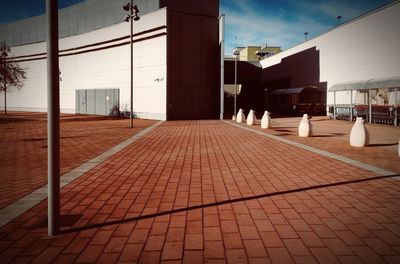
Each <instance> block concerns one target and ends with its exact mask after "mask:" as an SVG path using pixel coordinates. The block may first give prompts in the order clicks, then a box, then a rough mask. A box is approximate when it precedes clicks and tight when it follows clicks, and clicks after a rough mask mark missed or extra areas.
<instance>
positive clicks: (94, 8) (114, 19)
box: [0, 0, 159, 46]
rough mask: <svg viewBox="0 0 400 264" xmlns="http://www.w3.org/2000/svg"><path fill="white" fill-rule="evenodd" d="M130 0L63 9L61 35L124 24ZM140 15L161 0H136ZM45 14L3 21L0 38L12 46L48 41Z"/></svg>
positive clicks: (96, 0)
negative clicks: (124, 6)
mask: <svg viewBox="0 0 400 264" xmlns="http://www.w3.org/2000/svg"><path fill="white" fill-rule="evenodd" d="M127 1H128V0H113V1H110V0H86V1H84V2H81V3H79V4H76V5H73V6H70V7H67V8H63V9H61V10H60V11H59V25H60V36H61V37H66V36H71V35H76V34H82V33H85V32H89V31H92V30H94V29H98V28H102V27H106V26H110V25H113V24H117V23H120V22H121V21H122V20H123V18H124V16H125V13H126V12H125V11H124V10H123V9H122V6H123V5H124V3H126V2H127ZM135 3H136V4H137V5H138V7H139V10H140V15H143V14H146V13H149V12H151V11H154V10H157V9H158V8H159V0H136V1H135ZM44 32H45V16H44V15H41V16H37V17H32V18H27V19H23V20H18V21H15V22H11V23H5V24H0V33H1V34H0V41H5V42H6V43H7V45H9V46H17V45H22V44H28V43H34V42H40V41H45V34H44Z"/></svg>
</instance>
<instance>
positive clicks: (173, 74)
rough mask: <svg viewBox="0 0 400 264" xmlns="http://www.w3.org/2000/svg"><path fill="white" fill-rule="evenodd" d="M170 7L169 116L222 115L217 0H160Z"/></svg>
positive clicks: (207, 116) (214, 116) (168, 8)
mask: <svg viewBox="0 0 400 264" xmlns="http://www.w3.org/2000/svg"><path fill="white" fill-rule="evenodd" d="M160 7H167V119H168V120H176V119H216V118H218V117H219V87H220V84H219V82H220V70H219V69H220V59H219V58H220V53H219V32H218V31H219V24H218V16H219V1H218V0H201V1H200V0H194V1H193V0H191V1H187V0H161V1H160Z"/></svg>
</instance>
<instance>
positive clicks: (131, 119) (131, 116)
mask: <svg viewBox="0 0 400 264" xmlns="http://www.w3.org/2000/svg"><path fill="white" fill-rule="evenodd" d="M132 6H133V0H131V7H132ZM130 12H131V19H130V23H131V115H130V127H131V128H133V19H132V15H133V9H132V8H130Z"/></svg>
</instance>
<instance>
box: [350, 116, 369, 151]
mask: <svg viewBox="0 0 400 264" xmlns="http://www.w3.org/2000/svg"><path fill="white" fill-rule="evenodd" d="M368 144H369V135H368V130H367V128H366V127H365V125H364V120H363V119H362V117H357V119H356V122H355V123H354V125H353V128H352V129H351V132H350V146H352V147H358V148H362V147H366V146H368Z"/></svg>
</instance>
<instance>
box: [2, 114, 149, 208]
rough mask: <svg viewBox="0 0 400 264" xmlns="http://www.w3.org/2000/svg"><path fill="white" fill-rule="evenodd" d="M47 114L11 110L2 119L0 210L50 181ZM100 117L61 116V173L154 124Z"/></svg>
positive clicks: (144, 121) (146, 121)
mask: <svg viewBox="0 0 400 264" xmlns="http://www.w3.org/2000/svg"><path fill="white" fill-rule="evenodd" d="M46 122H47V121H46V114H44V113H18V112H11V113H8V115H7V117H4V116H3V117H1V118H0V135H1V136H0V168H1V171H0V179H1V182H2V184H1V185H0V209H1V208H4V207H6V206H7V205H9V204H10V203H12V202H14V201H16V200H17V199H19V198H21V197H23V196H25V195H27V194H29V193H31V192H32V191H34V190H36V189H38V188H40V187H41V186H43V185H45V184H46V183H47V123H46ZM154 123H155V122H154V121H150V120H135V128H134V129H130V128H128V126H129V121H128V120H126V119H125V120H122V119H119V120H115V119H114V120H113V119H111V118H108V117H99V116H77V115H63V116H62V118H61V128H60V129H61V148H60V151H61V164H60V165H61V175H63V174H65V173H66V172H68V171H70V170H71V169H73V168H75V167H77V166H79V165H80V164H82V163H84V162H86V161H88V160H90V159H92V158H94V157H95V156H97V155H99V154H101V153H102V152H104V151H106V150H108V149H110V148H111V147H113V146H115V145H117V144H118V143H120V142H122V141H123V140H125V139H126V138H128V137H130V136H132V135H133V134H135V133H137V132H139V131H141V130H142V129H144V128H146V127H147V126H150V125H151V124H154Z"/></svg>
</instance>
